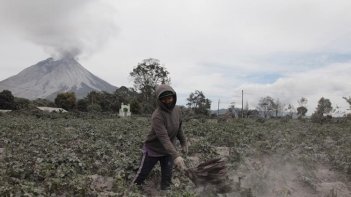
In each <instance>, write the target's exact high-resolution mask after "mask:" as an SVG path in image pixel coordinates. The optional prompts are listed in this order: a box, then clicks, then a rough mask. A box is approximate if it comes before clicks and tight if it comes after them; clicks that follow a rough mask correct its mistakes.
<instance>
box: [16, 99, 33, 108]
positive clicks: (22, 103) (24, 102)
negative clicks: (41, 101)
mask: <svg viewBox="0 0 351 197" xmlns="http://www.w3.org/2000/svg"><path fill="white" fill-rule="evenodd" d="M29 104H30V100H29V99H26V98H17V97H15V100H14V106H15V109H16V110H22V109H28V105H29Z"/></svg>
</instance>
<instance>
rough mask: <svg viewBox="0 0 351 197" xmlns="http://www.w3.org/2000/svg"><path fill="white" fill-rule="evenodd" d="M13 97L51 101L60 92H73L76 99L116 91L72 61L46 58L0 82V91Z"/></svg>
mask: <svg viewBox="0 0 351 197" xmlns="http://www.w3.org/2000/svg"><path fill="white" fill-rule="evenodd" d="M4 89H7V90H10V91H11V92H12V94H13V95H14V96H15V97H22V98H28V99H36V98H46V99H50V100H53V99H55V98H56V95H57V94H58V93H60V92H75V94H76V96H77V98H83V97H84V96H86V94H87V93H89V92H91V91H93V90H95V91H106V92H113V91H115V90H116V89H117V87H115V86H113V85H111V84H109V83H107V82H106V81H104V80H102V79H100V78H99V77H97V76H95V75H93V74H92V73H90V72H89V71H88V70H86V69H85V68H84V67H83V66H81V65H80V64H79V63H78V62H77V61H76V60H74V59H73V58H66V59H62V60H58V61H54V60H53V59H52V58H48V59H46V60H44V61H41V62H39V63H37V64H35V65H33V66H30V67H28V68H26V69H24V70H23V71H21V72H20V73H18V74H17V75H14V76H12V77H10V78H7V79H5V80H3V81H1V82H0V90H1V91H2V90H4Z"/></svg>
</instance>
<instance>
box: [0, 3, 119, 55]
mask: <svg viewBox="0 0 351 197" xmlns="http://www.w3.org/2000/svg"><path fill="white" fill-rule="evenodd" d="M115 19H116V16H115V10H114V9H113V8H111V7H109V6H107V5H105V4H103V3H102V2H101V1H93V0H74V1H71V0H60V1H54V0H32V1H21V0H2V1H1V2H0V21H1V23H2V24H3V26H4V27H7V28H11V29H12V30H13V31H12V32H13V33H15V34H18V35H19V36H21V37H22V38H24V39H26V40H28V41H31V42H33V43H35V44H37V45H40V46H41V47H43V49H44V50H45V51H46V52H48V53H49V54H50V55H51V56H53V57H54V58H56V59H61V58H64V57H74V58H75V57H78V56H89V55H91V54H93V53H94V52H97V51H99V50H101V47H103V46H104V44H105V43H106V42H107V41H108V40H109V39H110V38H112V37H114V36H116V35H117V34H118V26H117V24H116V22H115Z"/></svg>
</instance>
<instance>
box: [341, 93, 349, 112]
mask: <svg viewBox="0 0 351 197" xmlns="http://www.w3.org/2000/svg"><path fill="white" fill-rule="evenodd" d="M342 98H343V99H345V101H346V102H347V103H348V104H349V105H350V107H349V108H350V109H348V110H351V97H350V96H349V98H346V97H342Z"/></svg>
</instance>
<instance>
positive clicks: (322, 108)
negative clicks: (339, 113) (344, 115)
mask: <svg viewBox="0 0 351 197" xmlns="http://www.w3.org/2000/svg"><path fill="white" fill-rule="evenodd" d="M333 112H335V110H333V107H332V103H331V102H330V100H329V99H327V98H324V97H322V98H321V99H320V100H319V101H318V105H317V107H316V110H315V111H314V113H313V114H312V115H311V120H312V122H316V123H321V124H322V123H323V122H325V121H327V120H329V119H330V118H331V115H329V114H331V113H333ZM324 114H327V115H328V116H326V117H325V116H324Z"/></svg>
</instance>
